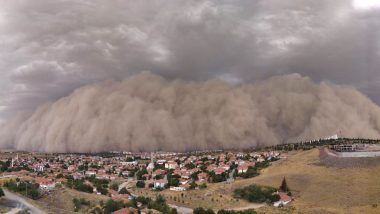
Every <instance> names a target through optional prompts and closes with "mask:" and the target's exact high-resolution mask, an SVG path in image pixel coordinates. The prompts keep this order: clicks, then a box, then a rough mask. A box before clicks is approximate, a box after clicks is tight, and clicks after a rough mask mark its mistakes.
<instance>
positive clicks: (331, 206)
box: [135, 149, 380, 214]
mask: <svg viewBox="0 0 380 214" xmlns="http://www.w3.org/2000/svg"><path fill="white" fill-rule="evenodd" d="M284 176H285V177H286V179H287V182H288V185H289V186H290V188H291V189H292V192H293V194H294V196H295V200H294V201H293V202H292V203H291V204H290V205H289V206H287V207H286V208H283V209H277V208H273V207H268V206H266V207H262V208H258V209H257V210H258V211H259V212H260V213H269V214H277V213H310V214H319V213H321V214H322V213H342V214H343V213H344V214H346V213H353V214H356V213H380V179H379V176H380V166H369V167H360V168H334V167H326V166H324V165H322V164H321V163H320V160H319V151H318V149H314V150H310V151H302V152H293V153H291V154H290V155H289V157H288V159H286V160H281V161H278V162H274V163H273V164H272V166H271V167H269V168H267V169H265V170H263V171H262V173H261V175H260V176H258V177H256V178H253V179H246V180H238V181H235V182H234V183H233V184H224V183H219V184H209V185H208V188H207V189H205V190H193V191H186V192H183V194H184V195H183V197H182V196H181V192H172V191H169V190H166V191H163V192H159V193H155V192H151V191H149V190H136V191H135V192H136V193H137V194H138V195H149V196H153V195H155V194H162V195H164V196H165V197H166V198H167V200H168V201H169V203H172V204H176V205H179V206H184V207H191V208H194V207H199V206H201V207H209V208H213V209H222V208H236V207H249V206H250V205H252V204H250V203H248V202H246V201H243V200H239V201H237V200H236V199H234V198H233V195H232V193H233V190H234V189H235V188H238V187H243V186H246V185H250V184H253V183H258V184H262V185H269V186H273V187H278V186H279V185H280V183H281V180H282V178H283V177H284ZM174 197H176V198H177V200H176V201H174V200H173V198H174ZM178 198H180V200H179V202H178ZM252 207H255V205H253V206H252Z"/></svg>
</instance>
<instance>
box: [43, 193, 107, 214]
mask: <svg viewBox="0 0 380 214" xmlns="http://www.w3.org/2000/svg"><path fill="white" fill-rule="evenodd" d="M74 198H84V199H86V200H88V201H90V202H91V207H92V206H94V205H96V204H99V202H100V201H104V202H105V201H107V200H108V199H109V197H107V196H102V195H96V194H89V193H84V192H79V191H76V190H71V189H59V190H55V191H54V192H53V193H52V194H50V195H49V196H45V197H43V198H42V199H39V200H37V201H36V203H37V204H38V205H40V207H41V208H43V209H44V210H47V211H48V212H49V213H62V214H66V213H74V204H73V199H74ZM88 208H89V207H83V208H82V209H81V210H80V213H88V210H87V209H88Z"/></svg>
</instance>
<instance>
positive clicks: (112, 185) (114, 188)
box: [110, 183, 119, 191]
mask: <svg viewBox="0 0 380 214" xmlns="http://www.w3.org/2000/svg"><path fill="white" fill-rule="evenodd" d="M110 189H112V190H115V191H118V190H119V184H117V183H112V184H111V185H110Z"/></svg>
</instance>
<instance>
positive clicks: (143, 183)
mask: <svg viewBox="0 0 380 214" xmlns="http://www.w3.org/2000/svg"><path fill="white" fill-rule="evenodd" d="M136 187H138V188H144V187H145V182H144V181H137V183H136Z"/></svg>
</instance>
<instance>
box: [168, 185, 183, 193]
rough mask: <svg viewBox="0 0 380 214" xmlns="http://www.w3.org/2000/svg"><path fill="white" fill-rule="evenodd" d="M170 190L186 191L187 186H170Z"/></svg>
mask: <svg viewBox="0 0 380 214" xmlns="http://www.w3.org/2000/svg"><path fill="white" fill-rule="evenodd" d="M170 190H171V191H176V192H180V191H185V190H186V188H185V187H182V186H181V187H170Z"/></svg>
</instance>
